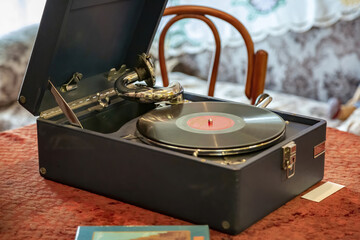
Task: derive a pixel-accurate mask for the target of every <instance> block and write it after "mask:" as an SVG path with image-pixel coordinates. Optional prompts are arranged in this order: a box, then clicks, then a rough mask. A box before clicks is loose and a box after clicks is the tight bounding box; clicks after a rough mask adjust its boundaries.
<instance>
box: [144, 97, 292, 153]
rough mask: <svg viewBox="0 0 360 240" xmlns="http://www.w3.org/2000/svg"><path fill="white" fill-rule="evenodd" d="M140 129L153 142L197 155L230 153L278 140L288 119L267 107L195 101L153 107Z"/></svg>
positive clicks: (251, 149)
mask: <svg viewBox="0 0 360 240" xmlns="http://www.w3.org/2000/svg"><path fill="white" fill-rule="evenodd" d="M137 130H138V132H139V134H140V139H142V140H143V141H145V142H148V143H150V144H155V145H160V146H163V147H167V148H172V149H177V150H179V151H185V152H189V153H194V152H196V155H231V154H238V153H242V152H249V151H254V150H258V149H260V148H263V147H266V146H268V145H270V144H272V143H275V142H276V140H278V139H280V138H281V136H282V135H283V134H284V131H285V122H284V120H283V119H282V118H281V117H280V116H278V115H277V114H275V113H273V112H271V111H269V110H267V109H264V108H258V107H254V106H250V105H245V104H240V103H225V102H195V103H185V104H178V105H170V106H165V107H160V108H157V109H154V110H152V111H150V112H148V113H146V114H144V115H143V116H141V117H140V118H139V120H138V122H137Z"/></svg>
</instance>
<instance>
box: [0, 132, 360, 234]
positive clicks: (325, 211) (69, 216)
mask: <svg viewBox="0 0 360 240" xmlns="http://www.w3.org/2000/svg"><path fill="white" fill-rule="evenodd" d="M325 162H326V163H325V177H324V180H323V181H322V182H321V183H318V184H317V185H315V186H313V187H312V188H311V189H313V188H315V187H317V186H319V185H321V184H322V183H323V182H325V181H332V182H335V183H339V184H343V185H345V186H346V187H345V188H343V189H341V190H340V191H338V192H336V193H335V194H333V195H331V196H330V197H328V198H326V199H324V200H323V201H321V202H320V203H315V202H312V201H309V200H306V199H302V198H300V196H298V197H296V198H294V199H293V200H291V201H289V202H288V203H286V204H285V205H283V206H282V207H281V208H279V209H277V210H276V211H274V212H272V213H271V214H269V215H268V216H266V217H265V218H263V219H262V220H260V221H259V222H257V223H256V224H254V225H252V226H251V227H249V228H248V229H246V230H245V231H243V232H242V233H241V234H239V235H237V236H230V235H227V234H224V233H220V232H217V231H214V230H211V231H210V235H211V239H234V240H237V239H360V136H356V135H353V134H350V133H346V132H341V131H338V130H336V129H332V128H328V129H327V141H326V156H325ZM309 190H310V189H309ZM309 190H308V191H309ZM189 224H191V223H188V222H185V221H182V220H179V219H175V218H172V217H169V216H166V215H162V214H160V213H156V212H152V211H149V210H146V209H142V208H139V207H136V206H133V205H130V204H127V203H123V202H120V201H116V200H113V199H109V198H106V197H103V196H99V195H96V194H93V193H89V192H86V191H83V190H80V189H76V188H73V187H70V186H66V185H63V184H60V183H56V182H52V181H49V180H45V179H44V178H42V177H41V176H40V175H39V173H38V154H37V136H36V125H30V126H27V127H23V128H20V129H15V130H11V131H6V132H1V133H0V239H74V237H75V233H76V229H77V227H78V226H79V225H189Z"/></svg>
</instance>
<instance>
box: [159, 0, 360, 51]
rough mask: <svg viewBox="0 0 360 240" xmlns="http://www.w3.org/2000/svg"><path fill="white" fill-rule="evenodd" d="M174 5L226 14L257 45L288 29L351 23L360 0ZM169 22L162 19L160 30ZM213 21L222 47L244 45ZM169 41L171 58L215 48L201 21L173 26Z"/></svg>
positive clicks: (183, 0) (187, 0)
mask: <svg viewBox="0 0 360 240" xmlns="http://www.w3.org/2000/svg"><path fill="white" fill-rule="evenodd" d="M175 5H204V6H209V7H213V8H217V9H220V10H222V11H225V12H227V13H229V14H231V15H233V16H235V17H236V18H238V19H239V20H240V21H241V22H242V23H243V24H244V25H245V27H246V28H247V29H248V30H249V32H250V34H251V36H252V39H253V41H254V42H258V41H261V40H263V39H264V38H265V37H267V36H269V35H272V36H279V35H281V34H284V33H286V32H287V31H289V30H290V31H293V32H305V31H307V30H309V29H310V28H312V27H314V26H315V27H327V26H330V25H332V24H333V23H335V22H337V21H338V20H352V19H355V18H356V17H358V16H359V15H360V0H221V1H208V0H169V2H168V6H175ZM168 19H169V17H166V18H164V19H163V20H162V22H161V25H160V28H161V27H162V26H164V24H165V23H166V22H167V21H168ZM214 21H215V24H216V26H217V28H218V30H219V31H220V36H221V38H222V42H223V45H226V46H233V47H234V46H239V45H241V43H242V39H241V38H240V36H239V34H238V33H237V32H236V30H235V29H233V28H232V26H230V25H229V24H227V23H224V22H223V21H221V20H216V19H214ZM204 39H205V42H204ZM167 40H168V42H169V44H171V45H170V49H171V52H170V55H177V54H179V53H181V52H184V51H185V52H192V53H193V52H199V51H201V50H204V49H209V48H210V47H211V46H213V37H212V33H211V31H210V30H209V29H208V28H207V26H206V25H205V24H204V23H202V22H201V21H199V20H191V19H186V20H182V21H180V22H178V23H176V24H174V25H173V27H172V28H171V29H170V31H169V33H168V35H167ZM184 48H185V49H184Z"/></svg>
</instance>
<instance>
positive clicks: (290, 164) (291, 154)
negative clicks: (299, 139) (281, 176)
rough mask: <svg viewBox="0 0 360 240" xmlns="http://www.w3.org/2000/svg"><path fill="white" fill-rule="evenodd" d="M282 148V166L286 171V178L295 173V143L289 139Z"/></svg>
mask: <svg viewBox="0 0 360 240" xmlns="http://www.w3.org/2000/svg"><path fill="white" fill-rule="evenodd" d="M282 149H283V162H282V168H283V169H284V170H285V171H286V178H291V177H293V176H294V175H295V163H296V143H295V142H293V141H291V142H289V143H288V144H286V145H285V146H283V147H282Z"/></svg>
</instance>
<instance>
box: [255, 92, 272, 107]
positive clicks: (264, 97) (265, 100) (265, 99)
mask: <svg viewBox="0 0 360 240" xmlns="http://www.w3.org/2000/svg"><path fill="white" fill-rule="evenodd" d="M271 101H272V97H270V95H269V94H267V93H262V94H260V95H259V96H258V97H257V98H256V101H255V107H259V108H266V107H267V105H269V103H271Z"/></svg>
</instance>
